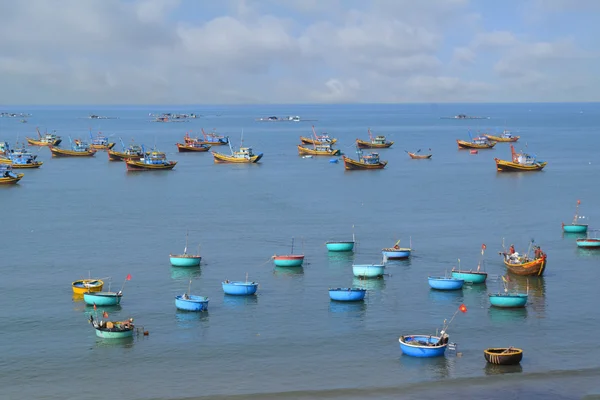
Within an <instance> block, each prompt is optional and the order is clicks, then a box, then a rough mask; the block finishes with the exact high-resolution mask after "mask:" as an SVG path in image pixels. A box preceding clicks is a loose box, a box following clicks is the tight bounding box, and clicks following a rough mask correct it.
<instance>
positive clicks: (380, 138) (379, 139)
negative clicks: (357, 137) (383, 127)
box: [371, 135, 387, 144]
mask: <svg viewBox="0 0 600 400" xmlns="http://www.w3.org/2000/svg"><path fill="white" fill-rule="evenodd" d="M371 143H373V144H386V143H387V142H386V140H385V136H383V135H377V136H375V139H373V140H371Z"/></svg>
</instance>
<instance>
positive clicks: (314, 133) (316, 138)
mask: <svg viewBox="0 0 600 400" xmlns="http://www.w3.org/2000/svg"><path fill="white" fill-rule="evenodd" d="M312 131H313V136H314V137H315V141H314V142H313V148H314V149H315V150H317V142H318V141H319V138H318V137H317V132H315V126H314V125H313V126H312Z"/></svg>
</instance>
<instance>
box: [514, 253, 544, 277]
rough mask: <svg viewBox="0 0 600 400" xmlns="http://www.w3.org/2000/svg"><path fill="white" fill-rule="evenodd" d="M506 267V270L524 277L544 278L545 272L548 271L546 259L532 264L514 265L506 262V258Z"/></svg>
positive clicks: (531, 262)
mask: <svg viewBox="0 0 600 400" xmlns="http://www.w3.org/2000/svg"><path fill="white" fill-rule="evenodd" d="M504 265H505V266H506V269H508V270H509V271H510V272H512V273H513V274H515V275H523V276H532V275H536V276H542V274H543V273H544V270H545V269H546V257H542V258H538V259H535V260H533V261H530V262H526V263H522V264H512V263H509V262H508V261H506V257H505V258H504Z"/></svg>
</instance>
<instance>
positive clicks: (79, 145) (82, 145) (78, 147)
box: [73, 139, 90, 151]
mask: <svg viewBox="0 0 600 400" xmlns="http://www.w3.org/2000/svg"><path fill="white" fill-rule="evenodd" d="M89 150H90V145H89V144H88V143H86V142H83V141H81V140H80V139H75V144H74V145H73V151H89Z"/></svg>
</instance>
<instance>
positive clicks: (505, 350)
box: [483, 347, 523, 365]
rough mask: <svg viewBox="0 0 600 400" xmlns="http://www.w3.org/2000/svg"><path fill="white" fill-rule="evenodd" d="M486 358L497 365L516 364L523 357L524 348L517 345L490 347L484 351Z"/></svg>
mask: <svg viewBox="0 0 600 400" xmlns="http://www.w3.org/2000/svg"><path fill="white" fill-rule="evenodd" d="M483 355H484V356H485V360H486V361H487V362H489V363H490V364H496V365H516V364H519V363H520V362H521V360H522V359H523V350H521V349H517V348H516V347H490V348H489V349H485V350H484V351H483Z"/></svg>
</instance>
